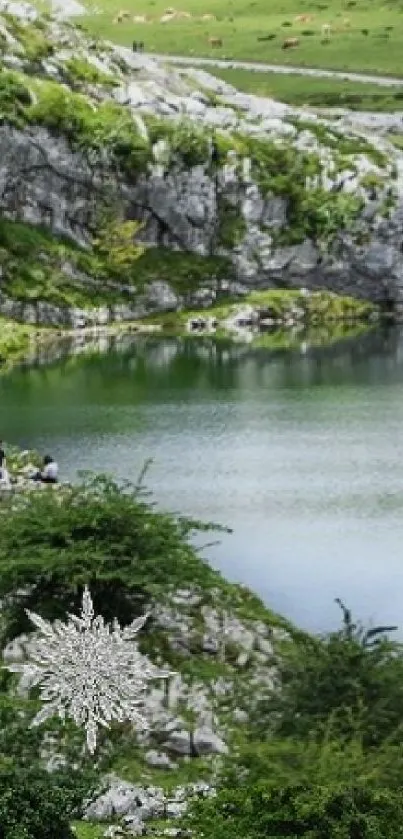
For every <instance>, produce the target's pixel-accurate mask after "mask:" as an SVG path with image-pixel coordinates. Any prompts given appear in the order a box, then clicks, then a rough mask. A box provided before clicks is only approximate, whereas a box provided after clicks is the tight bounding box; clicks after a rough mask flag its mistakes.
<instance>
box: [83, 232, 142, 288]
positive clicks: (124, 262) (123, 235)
mask: <svg viewBox="0 0 403 839" xmlns="http://www.w3.org/2000/svg"><path fill="white" fill-rule="evenodd" d="M140 229H141V225H140V223H139V222H137V221H121V220H119V219H116V218H115V219H109V220H108V219H106V220H105V221H104V223H103V225H102V226H101V229H100V231H99V233H98V236H97V237H96V238H95V239H94V241H93V246H94V250H95V253H96V254H97V255H98V256H100V257H101V259H102V261H103V263H104V265H105V268H106V271H107V272H108V273H109V274H110V275H111V276H117V277H120V278H121V277H122V275H127V274H130V273H131V272H132V270H133V268H134V266H135V263H136V262H137V260H138V259H139V257H140V256H142V254H143V253H144V247H142V246H141V245H139V244H136V242H135V238H136V235H137V234H138V232H139V230H140Z"/></svg>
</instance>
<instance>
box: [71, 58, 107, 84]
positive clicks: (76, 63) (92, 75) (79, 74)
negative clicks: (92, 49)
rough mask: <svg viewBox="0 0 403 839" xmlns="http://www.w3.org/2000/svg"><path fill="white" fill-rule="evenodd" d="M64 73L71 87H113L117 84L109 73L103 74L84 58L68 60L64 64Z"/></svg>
mask: <svg viewBox="0 0 403 839" xmlns="http://www.w3.org/2000/svg"><path fill="white" fill-rule="evenodd" d="M64 71H65V74H66V76H67V80H68V82H69V83H70V84H71V85H72V86H75V85H77V84H78V85H82V84H87V85H101V86H102V87H114V86H115V85H116V84H119V82H118V81H117V79H116V78H114V77H113V76H111V75H110V74H109V73H103V72H102V71H101V70H99V69H98V67H95V65H94V64H92V63H91V62H90V61H87V59H86V58H83V57H79V56H76V57H75V58H69V59H68V61H66V63H65V64H64Z"/></svg>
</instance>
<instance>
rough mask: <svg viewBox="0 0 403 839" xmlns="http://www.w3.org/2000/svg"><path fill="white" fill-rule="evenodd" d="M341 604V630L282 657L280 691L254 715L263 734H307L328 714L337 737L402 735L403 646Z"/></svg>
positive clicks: (368, 740) (374, 739)
mask: <svg viewBox="0 0 403 839" xmlns="http://www.w3.org/2000/svg"><path fill="white" fill-rule="evenodd" d="M342 608H343V626H342V628H341V629H340V630H338V631H337V632H332V633H330V635H328V636H326V637H324V638H312V637H308V638H306V640H305V641H301V645H298V646H293V648H292V649H290V650H289V651H288V653H287V654H286V655H285V656H284V657H283V658H282V660H281V662H280V665H279V676H280V682H281V690H280V691H279V692H276V694H273V695H272V696H271V697H269V698H268V699H267V700H266V702H263V703H262V704H261V705H260V707H259V709H258V711H257V714H256V726H257V729H258V731H259V732H260V734H261V735H264V733H265V732H266V734H268V733H269V730H270V728H271V726H274V729H275V730H276V731H277V733H278V734H280V735H285V736H297V737H306V736H308V735H309V734H310V733H312V732H318V731H319V732H320V731H322V730H323V726H326V725H327V723H328V720H329V719H330V718H331V719H332V720H333V724H334V726H335V729H334V730H335V732H336V733H337V735H338V736H345V737H352V736H355V735H357V734H358V735H360V736H361V737H362V739H363V743H364V746H365V747H374V746H379V745H380V744H382V743H384V742H386V741H389V740H390V741H391V742H396V741H398V740H399V739H400V727H401V708H402V705H403V647H402V645H401V644H399V643H397V642H392V641H390V640H389V639H388V637H387V635H386V634H385V631H384V629H383V628H382V627H380V628H374V629H370V630H365V629H364V627H362V626H361V625H359V624H355V623H354V622H353V620H352V618H351V615H350V613H349V611H348V610H347V609H345V608H344V607H342ZM385 629H391V628H390V627H389V628H385ZM273 714H274V715H275V717H274V719H275V722H273Z"/></svg>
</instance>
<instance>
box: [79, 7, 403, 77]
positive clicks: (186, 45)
mask: <svg viewBox="0 0 403 839" xmlns="http://www.w3.org/2000/svg"><path fill="white" fill-rule="evenodd" d="M95 5H96V6H97V8H98V9H99V8H100V9H101V10H102V12H101V14H98V13H95V11H94V13H92V14H89V15H87V16H85V17H84V18H82V22H83V23H84V24H85V25H86V26H88V27H89V28H90V29H91V30H92V31H93V32H96V33H98V34H101V35H103V36H106V37H108V38H110V39H113V40H114V41H116V42H118V43H121V44H125V45H130V44H131V42H132V40H133V38H137V39H141V40H142V41H144V42H145V46H146V49H147V50H150V51H156V52H166V53H171V54H174V53H177V54H178V53H179V54H183V55H192V54H195V55H204V56H216V57H218V58H233V59H244V60H248V59H249V60H252V59H253V60H255V61H262V62H269V63H276V64H291V65H292V64H294V65H295V64H298V65H302V66H316V67H330V68H337V69H341V70H347V69H349V70H356V71H360V70H361V71H368V72H373V73H385V74H388V73H389V74H396V75H400V74H402V63H401V45H402V40H403V4H402V3H401V2H396V3H393V4H392V3H388V4H382V3H376V2H375V0H333V2H332V3H329V2H326V0H324V2H320V3H315V2H312V1H311V0H272V2H271V3H270V4H268V3H267V2H265V0H247V2H244V0H221V2H220V3H219V4H218V3H217V2H213V0H184V2H182V3H180V4H177V5H175V8H176V9H177V10H178V11H186V12H188V13H190V14H191V15H192V19H190V20H186V19H185V20H176V21H173V22H170V23H167V24H161V23H159V18H160V17H161V15H162V14H163V13H164V10H165V9H166V8H167V3H166V2H165V0H136V2H135V3H134V2H132V0H129V2H127V3H123V2H122V0H101V2H100V3H97V4H95V3H94V4H93V5H92V4H91V3H90V2H89V0H87V8H88V9H90V8H91V6H92V8H93V9H94V10H95ZM120 10H127V11H128V12H129V13H130V15H144V14H146V15H147V16H148V17H149V18H150V20H151V22H150V23H147V24H135V23H133V22H132V20H131V19H130V20H126V21H125V22H124V23H121V24H119V23H114V19H115V17H116V15H117V13H118V12H119V11H120ZM205 14H212V15H215V16H216V20H209V21H206V20H201V17H202V16H203V15H205ZM304 14H305V15H311V16H312V17H313V19H312V20H311V21H309V22H298V21H296V20H295V18H296V17H297V16H298V15H304ZM347 20H348V21H349V22H347ZM324 23H326V24H328V23H330V24H331V25H332V27H333V32H332V35H331V37H330V38H329V39H327V40H326V39H324V38H323V36H322V31H321V28H322V25H323V24H324ZM304 33H305V34H304ZM273 35H274V36H275V37H274V38H273V39H272V40H261V38H262V36H263V37H264V36H273ZM210 37H219V38H222V40H223V46H222V48H215V49H214V48H211V46H210V45H209V38H210ZM288 37H298V38H299V39H300V44H299V46H298V48H297V49H294V50H285V51H284V50H282V49H281V45H282V42H283V40H284V38H288Z"/></svg>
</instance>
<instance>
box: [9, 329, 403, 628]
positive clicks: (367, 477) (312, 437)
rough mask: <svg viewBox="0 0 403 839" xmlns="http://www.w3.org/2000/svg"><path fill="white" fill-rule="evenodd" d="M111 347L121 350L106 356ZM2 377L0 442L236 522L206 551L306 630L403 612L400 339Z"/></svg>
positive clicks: (187, 353)
mask: <svg viewBox="0 0 403 839" xmlns="http://www.w3.org/2000/svg"><path fill="white" fill-rule="evenodd" d="M108 347H109V349H108ZM43 360H44V359H43V358H42V359H38V363H36V364H33V365H32V366H29V367H25V368H20V369H18V370H15V371H14V372H13V373H11V374H9V375H5V376H3V377H2V378H0V429H1V433H0V436H3V437H4V438H5V439H8V440H10V441H12V442H14V443H16V444H19V445H22V446H24V447H29V446H34V447H38V448H40V449H41V450H42V451H45V450H49V451H50V452H51V453H52V454H54V455H55V456H56V457H57V458H58V460H59V462H60V466H61V470H62V473H63V474H65V475H67V476H69V477H70V476H74V474H75V473H76V471H77V469H91V470H94V471H100V470H101V471H107V472H111V473H113V474H114V475H117V476H119V477H121V478H129V479H133V480H134V479H135V478H136V477H137V475H138V473H139V471H140V468H141V466H142V464H143V462H144V460H145V459H146V458H149V457H152V458H153V459H154V464H153V467H152V470H151V472H150V473H149V483H150V485H151V486H152V488H153V489H154V490H155V494H156V497H157V499H158V501H159V502H160V503H161V504H162V505H164V506H168V507H171V508H174V509H176V510H180V511H181V512H185V513H189V514H192V515H194V516H196V517H199V518H204V519H208V520H216V521H219V522H221V523H223V524H228V525H229V526H231V527H233V529H234V533H233V535H231V536H223V537H222V544H221V545H220V546H219V547H218V548H216V549H212V550H210V551H209V556H210V557H211V559H212V561H213V562H214V564H216V565H218V566H219V567H220V568H221V569H222V570H223V572H224V573H225V574H226V575H227V576H228V577H231V578H233V579H236V580H242V581H243V582H244V583H246V584H248V585H250V586H251V587H252V588H254V589H255V590H257V591H259V593H260V594H261V595H262V597H264V599H265V600H266V602H267V603H269V604H270V605H271V606H272V607H274V608H276V609H278V610H280V611H283V612H284V613H286V614H287V615H288V616H290V617H291V618H292V619H294V620H296V621H298V622H299V623H300V624H302V625H304V626H307V627H309V628H313V629H323V628H324V627H327V626H329V625H332V624H333V623H334V622H335V621H336V620H338V610H337V608H336V607H335V606H334V604H333V598H334V597H336V596H340V597H342V598H343V599H344V600H345V601H346V602H347V604H348V605H349V606H351V607H352V608H353V609H354V610H355V611H356V612H358V613H359V614H360V615H361V616H362V617H364V618H368V617H373V618H374V619H379V620H381V621H382V622H385V621H386V622H391V623H393V622H396V623H400V622H401V623H402V625H403V620H402V621H400V618H401V615H402V617H403V596H402V592H403V563H402V561H401V545H402V537H403V523H402V512H403V440H402V431H401V429H402V428H403V334H402V333H401V332H399V330H390V331H382V330H379V331H376V332H372V333H367V334H364V335H361V336H359V337H357V338H355V339H351V340H345V341H344V342H341V343H335V344H333V345H332V346H330V347H316V348H315V347H312V346H309V343H308V342H305V343H303V345H302V346H300V347H299V348H296V349H295V350H288V351H286V350H283V351H278V352H270V351H269V350H268V349H267V348H264V347H263V348H256V347H249V346H246V345H241V344H239V345H236V344H230V343H228V344H226V343H222V342H215V341H214V340H213V339H200V340H195V339H173V338H172V339H161V338H156V337H148V338H145V337H143V338H138V339H134V338H132V337H131V338H130V337H128V336H126V337H125V338H122V336H121V338H120V339H119V341H117V340H114V341H112V346H109V345H106V347H105V352H104V353H99V352H91V351H89V352H88V350H87V352H84V353H82V354H81V355H76V356H68V357H63V353H62V354H61V358H59V359H58V360H54V361H53V363H49V364H48V365H47V366H46V365H44V364H42V363H39V362H40V361H43Z"/></svg>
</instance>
